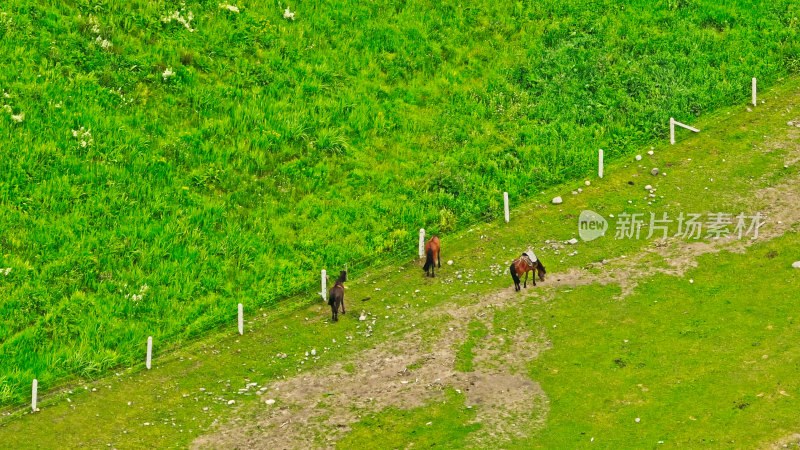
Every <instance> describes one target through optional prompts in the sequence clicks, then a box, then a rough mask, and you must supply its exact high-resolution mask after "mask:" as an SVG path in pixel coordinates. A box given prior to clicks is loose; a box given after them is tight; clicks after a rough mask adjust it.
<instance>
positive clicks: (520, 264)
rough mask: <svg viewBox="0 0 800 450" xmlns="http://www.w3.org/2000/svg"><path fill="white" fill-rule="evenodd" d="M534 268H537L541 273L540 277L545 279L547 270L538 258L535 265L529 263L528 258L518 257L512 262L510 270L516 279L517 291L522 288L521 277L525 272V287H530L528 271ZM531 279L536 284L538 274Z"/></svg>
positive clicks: (512, 276) (542, 279)
mask: <svg viewBox="0 0 800 450" xmlns="http://www.w3.org/2000/svg"><path fill="white" fill-rule="evenodd" d="M533 270H536V272H537V273H538V274H539V279H540V280H541V281H544V275H545V274H546V273H547V271H546V270H545V268H544V265H543V264H542V261H540V260H538V259H537V260H536V261H535V262H534V263H533V265H531V264H528V261H527V259H526V258H517V259H515V260H514V261H512V262H511V267H509V272H511V278H512V279H513V280H514V289H515V290H516V291H519V290H520V287H519V279H520V277H521V276H522V274H523V273H524V274H525V282H524V284H523V287H528V272H531V271H533ZM531 279H532V280H533V285H534V286H536V276H535V275H534V276H533V277H532V278H531Z"/></svg>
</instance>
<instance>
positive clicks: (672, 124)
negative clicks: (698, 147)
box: [669, 117, 675, 145]
mask: <svg viewBox="0 0 800 450" xmlns="http://www.w3.org/2000/svg"><path fill="white" fill-rule="evenodd" d="M669 143H670V144H672V145H675V119H673V118H672V117H670V118H669Z"/></svg>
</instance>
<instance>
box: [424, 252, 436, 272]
mask: <svg viewBox="0 0 800 450" xmlns="http://www.w3.org/2000/svg"><path fill="white" fill-rule="evenodd" d="M433 264H434V263H433V249H432V248H429V249H428V252H427V257H426V258H425V266H424V267H423V268H422V270H424V271H426V272H427V271H428V269H430V268H431V266H433Z"/></svg>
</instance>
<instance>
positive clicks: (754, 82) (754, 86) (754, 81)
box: [753, 78, 758, 106]
mask: <svg viewBox="0 0 800 450" xmlns="http://www.w3.org/2000/svg"><path fill="white" fill-rule="evenodd" d="M756 85H757V83H756V79H755V78H753V106H756V104H758V93H757V86H756Z"/></svg>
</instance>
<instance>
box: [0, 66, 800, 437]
mask: <svg viewBox="0 0 800 450" xmlns="http://www.w3.org/2000/svg"><path fill="white" fill-rule="evenodd" d="M762 98H763V99H764V100H765V101H766V104H764V105H760V106H759V107H758V108H756V109H754V111H752V112H748V111H746V110H745V107H744V106H737V107H734V108H723V109H721V110H719V111H717V112H715V113H714V114H711V115H709V116H708V117H704V118H702V119H701V120H699V121H698V123H697V125H698V127H699V128H701V129H702V130H703V132H702V133H700V134H699V135H692V136H689V137H687V138H686V140H684V141H682V142H680V143H679V144H678V145H675V146H669V145H666V144H662V145H657V146H655V154H654V155H652V156H649V155H646V153H645V152H644V150H642V151H641V153H642V154H643V155H644V158H643V159H642V161H641V162H635V161H634V160H633V158H626V159H624V160H620V161H617V162H614V163H611V164H610V165H609V167H608V173H607V176H606V177H605V178H604V179H603V180H597V179H592V184H591V186H589V187H587V186H585V185H584V184H583V182H582V181H577V182H572V183H567V184H564V185H559V186H556V187H554V188H552V189H550V190H547V191H546V193H545V194H544V195H541V196H540V197H538V198H536V199H533V200H531V201H530V202H528V203H526V204H525V205H524V206H522V207H520V208H517V209H515V210H514V211H512V220H511V222H510V223H508V224H505V223H502V222H501V221H499V220H498V221H494V222H492V223H488V224H481V225H477V226H475V227H474V228H470V229H467V230H465V231H463V232H459V233H454V234H453V235H451V236H449V237H448V239H447V240H445V241H444V246H445V247H444V248H445V249H446V252H447V253H446V256H445V259H446V260H447V259H452V260H453V261H454V264H453V265H452V266H449V265H445V266H443V267H442V269H440V270H439V271H438V272H437V278H435V279H427V278H424V277H423V275H422V271H421V270H420V267H419V266H418V265H417V264H414V263H412V262H411V261H406V262H404V263H402V264H400V265H394V266H387V267H382V268H378V269H374V270H370V271H369V272H368V273H363V274H360V275H357V276H354V277H353V278H352V279H351V281H350V282H349V283H348V286H349V289H348V291H347V293H346V302H347V307H348V314H346V315H344V316H340V317H341V320H340V322H338V323H336V324H331V323H329V321H328V318H329V314H330V310H329V309H328V308H327V306H326V305H324V304H323V303H322V302H321V301H317V302H315V303H313V304H311V305H304V304H302V302H300V303H298V304H295V305H289V304H288V303H286V302H284V303H280V304H279V305H277V307H275V308H273V307H271V306H264V307H263V309H262V310H257V311H254V312H252V313H249V314H248V317H247V319H248V322H247V326H246V332H245V334H244V336H239V335H238V334H236V332H235V322H234V321H232V320H231V321H229V323H228V324H227V326H226V327H224V328H223V329H221V330H219V331H217V332H213V333H210V334H209V335H207V336H206V337H204V338H203V339H201V340H200V341H198V342H194V343H191V344H189V345H186V346H183V347H182V348H181V349H179V350H177V351H175V352H171V353H169V354H166V355H164V356H163V357H159V358H157V359H156V360H155V361H154V366H153V369H152V370H150V371H145V370H142V366H143V364H142V363H141V362H139V363H138V364H136V365H135V367H133V368H130V369H124V370H119V371H118V372H116V373H114V374H113V375H109V376H108V377H103V378H101V379H99V380H96V381H86V382H81V383H76V384H73V385H70V386H67V387H65V388H63V389H61V390H59V391H57V392H50V393H47V394H43V395H42V399H41V400H42V401H41V403H40V408H41V411H39V412H37V413H35V414H30V413H20V412H16V413H12V414H9V415H8V416H4V417H3V418H2V419H1V420H0V443H2V445H3V446H5V447H10V448H42V447H87V446H88V447H101V446H106V445H110V446H112V447H116V448H142V447H148V448H151V447H180V448H183V447H188V446H192V445H193V446H197V447H201V448H202V447H212V448H220V447H223V448H251V447H270V448H274V447H277V446H281V447H287V448H310V447H332V446H338V447H340V448H408V447H411V446H412V445H413V447H417V448H418V447H423V448H428V447H430V446H432V445H435V446H436V447H445V448H460V447H464V446H472V447H477V448H498V447H499V448H520V449H522V448H536V447H541V448H575V447H584V446H589V445H596V446H599V447H601V448H642V447H648V448H649V447H658V446H660V445H661V444H660V443H662V442H663V445H666V446H670V447H671V446H682V447H686V446H690V447H697V446H704V447H709V448H731V447H736V448H764V447H769V446H771V445H772V444H776V445H779V444H780V446H781V447H782V443H786V444H792V445H796V444H797V443H798V439H800V438H798V437H794V438H792V436H797V433H798V431H799V430H800V418H798V416H797V414H796V411H797V409H798V407H800V404H798V399H800V385H798V378H797V377H796V369H797V358H798V356H800V355H798V349H797V346H796V345H795V343H796V342H797V341H798V339H800V328H798V322H797V317H796V314H795V312H796V311H797V306H798V298H797V295H796V290H797V283H798V280H797V272H796V269H793V268H792V267H791V264H792V262H793V261H796V260H797V259H798V255H797V248H798V243H800V234H798V233H800V213H798V210H797V208H796V207H795V205H796V203H797V201H798V199H800V190H799V189H798V186H800V184H799V183H798V176H800V175H799V174H800V172H798V163H800V146H798V142H800V141H799V140H800V129H798V128H797V127H796V126H794V125H791V126H790V125H788V123H787V122H791V123H795V122H798V121H800V115H798V112H797V111H798V110H800V109H798V108H800V83H799V82H798V80H796V79H794V78H793V79H791V80H789V81H788V82H786V83H785V84H784V85H782V86H780V87H779V88H776V89H774V90H772V91H770V92H763V93H762ZM646 149H649V147H646ZM654 166H657V167H661V168H663V169H664V171H665V172H667V175H666V176H664V175H661V176H659V177H653V176H652V175H650V169H651V168H652V167H654ZM714 180H716V181H714ZM629 183H633V184H632V185H631V184H629ZM645 184H652V185H653V186H655V187H656V188H657V192H658V194H659V195H657V196H656V197H654V198H651V197H648V196H646V192H647V191H644V190H643V189H642V187H643V186H644V185H645ZM579 186H580V187H582V188H584V192H583V193H581V194H579V195H569V194H567V195H565V203H564V204H563V205H559V206H554V205H551V204H549V199H550V198H552V196H553V195H555V194H557V193H560V194H564V193H568V192H569V191H570V190H572V189H577V188H578V187H579ZM662 196H663V198H662ZM647 202H651V203H653V204H652V205H648V204H647ZM584 209H591V210H594V211H597V212H600V213H602V214H603V215H604V216H605V217H609V218H610V216H611V215H612V214H613V215H614V216H616V217H619V216H620V214H622V213H625V212H627V213H639V212H647V211H650V210H654V211H657V212H662V211H663V212H666V213H668V214H669V215H670V216H672V217H674V216H676V215H677V213H679V212H681V211H683V212H702V213H708V212H715V211H728V212H737V211H745V212H747V213H754V212H756V211H761V212H764V213H765V214H767V215H768V217H769V220H768V223H767V225H765V226H764V228H763V229H762V230H761V237H760V238H759V239H757V240H755V241H753V242H749V240H748V239H745V240H744V241H737V240H734V241H732V242H728V243H724V242H723V243H714V242H711V241H708V240H706V239H701V240H699V241H698V242H692V241H691V240H686V239H679V238H673V239H670V240H669V241H667V242H666V243H665V244H664V245H661V244H659V243H658V242H656V241H654V240H652V239H639V240H634V239H621V240H617V239H613V236H612V235H608V236H606V237H604V238H600V239H597V240H594V241H591V242H581V243H579V244H577V245H575V246H561V247H559V246H553V245H552V243H553V242H554V241H555V242H560V243H563V242H564V241H565V240H567V239H569V238H571V237H573V236H574V235H575V234H576V231H577V230H576V226H575V222H576V220H577V215H578V213H579V212H580V211H581V210H584ZM612 229H613V228H612ZM529 247H533V248H535V249H536V250H537V251H536V253H537V255H538V256H539V257H540V259H541V260H542V261H543V262H544V263H545V264H546V266H547V268H548V275H547V278H546V281H545V282H543V283H540V284H539V285H538V286H537V287H535V288H534V287H529V288H528V289H526V290H524V291H523V292H522V293H519V294H517V293H514V292H513V291H512V288H511V280H510V278H509V277H508V275H507V273H505V265H506V264H507V261H508V260H509V259H511V258H513V257H515V256H517V255H519V252H520V251H522V250H524V249H527V248H529ZM573 249H574V251H577V253H572V251H573ZM602 261H605V262H604V263H602ZM623 294H624V295H623ZM362 313H364V314H365V315H366V317H368V320H366V321H361V320H359V316H360V315H361V314H362ZM138 344H139V348H140V351H139V353H138V355H139V356H140V357H141V356H142V352H143V345H144V341H140V342H138ZM162 345H165V342H163V341H160V340H157V341H156V346H157V347H159V346H162ZM509 380H510V381H511V382H516V383H517V385H516V386H517V387H516V388H515V385H514V384H513V383H510V382H509ZM495 381H505V382H506V384H505V385H504V386H506V387H508V389H510V393H509V392H508V391H506V390H505V389H500V390H494V391H492V387H493V384H492V382H495ZM520 386H521V387H522V388H519V387H520ZM49 389H50V387H49V386H47V385H44V386H43V390H45V391H48V390H49ZM519 398H521V399H522V400H524V401H522V402H516V403H515V400H517V399H519ZM267 399H270V400H274V403H268V402H265V400H267ZM231 401H233V402H234V403H231ZM498 403H499V404H500V405H499V406H501V407H502V406H507V409H505V410H504V409H502V408H498ZM498 418H499V419H501V420H500V421H498V420H497V419H498ZM637 418H638V419H639V421H637V420H636V419H637ZM45 427H46V430H47V431H46V432H43V431H41V430H42V429H45ZM509 427H510V428H509Z"/></svg>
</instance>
